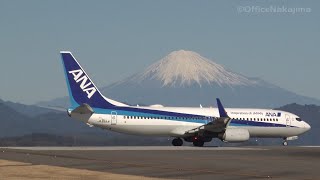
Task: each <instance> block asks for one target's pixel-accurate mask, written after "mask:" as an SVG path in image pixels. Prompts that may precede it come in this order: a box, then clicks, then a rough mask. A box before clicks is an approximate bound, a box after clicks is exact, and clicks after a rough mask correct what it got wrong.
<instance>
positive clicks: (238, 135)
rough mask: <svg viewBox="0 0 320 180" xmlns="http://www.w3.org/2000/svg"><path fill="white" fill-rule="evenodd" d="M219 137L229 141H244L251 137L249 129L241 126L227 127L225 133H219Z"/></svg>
mask: <svg viewBox="0 0 320 180" xmlns="http://www.w3.org/2000/svg"><path fill="white" fill-rule="evenodd" d="M219 138H220V139H221V140H223V141H227V142H243V141H248V140H249V138H250V134H249V131H248V130H246V129H240V128H230V129H226V131H225V133H222V134H219Z"/></svg>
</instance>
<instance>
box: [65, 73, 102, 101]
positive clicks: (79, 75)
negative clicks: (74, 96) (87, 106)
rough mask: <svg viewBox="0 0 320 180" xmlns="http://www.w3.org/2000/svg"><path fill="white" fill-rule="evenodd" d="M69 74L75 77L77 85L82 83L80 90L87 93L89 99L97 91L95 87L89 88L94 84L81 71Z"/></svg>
mask: <svg viewBox="0 0 320 180" xmlns="http://www.w3.org/2000/svg"><path fill="white" fill-rule="evenodd" d="M69 74H72V75H73V79H74V80H75V81H76V83H78V82H80V81H81V84H80V88H81V89H82V91H83V92H86V93H87V95H88V96H87V97H88V98H89V99H90V98H91V97H92V96H93V95H94V93H95V92H96V91H97V90H96V88H94V86H91V87H89V86H90V85H92V83H91V82H90V80H89V78H88V77H87V76H86V75H85V74H84V73H83V71H82V70H81V69H78V70H72V71H69ZM87 81H88V83H87Z"/></svg>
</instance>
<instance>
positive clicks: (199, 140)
mask: <svg viewBox="0 0 320 180" xmlns="http://www.w3.org/2000/svg"><path fill="white" fill-rule="evenodd" d="M192 143H193V145H194V146H197V147H202V146H203V145H204V141H203V139H202V138H201V137H198V136H195V137H193V141H192Z"/></svg>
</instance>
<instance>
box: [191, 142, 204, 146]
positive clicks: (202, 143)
mask: <svg viewBox="0 0 320 180" xmlns="http://www.w3.org/2000/svg"><path fill="white" fill-rule="evenodd" d="M193 145H194V146H197V147H202V146H203V145H204V142H203V141H193Z"/></svg>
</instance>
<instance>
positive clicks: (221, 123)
mask: <svg viewBox="0 0 320 180" xmlns="http://www.w3.org/2000/svg"><path fill="white" fill-rule="evenodd" d="M217 105H218V109H219V115H220V117H216V118H215V119H214V120H213V121H211V122H209V123H208V124H205V125H202V126H199V127H197V128H194V129H191V130H189V131H186V134H195V133H200V132H204V131H209V132H213V133H219V132H223V131H225V129H226V128H227V127H228V126H229V124H230V122H231V118H230V117H229V116H228V114H227V112H226V111H225V109H224V107H223V105H222V103H221V101H220V99H219V98H217Z"/></svg>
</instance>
